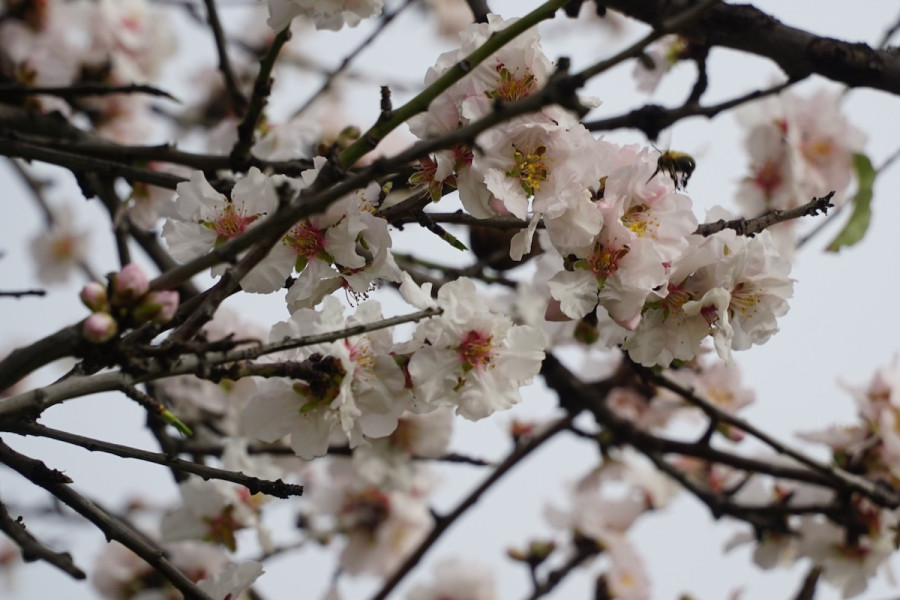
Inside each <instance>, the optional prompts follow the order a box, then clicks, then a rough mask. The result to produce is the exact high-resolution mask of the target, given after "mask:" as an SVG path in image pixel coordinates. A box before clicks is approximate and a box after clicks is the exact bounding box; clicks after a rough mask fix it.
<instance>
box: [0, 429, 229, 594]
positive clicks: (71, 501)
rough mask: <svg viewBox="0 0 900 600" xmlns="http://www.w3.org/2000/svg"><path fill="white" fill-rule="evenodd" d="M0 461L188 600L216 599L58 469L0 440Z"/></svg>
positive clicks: (163, 553) (161, 551) (158, 549)
mask: <svg viewBox="0 0 900 600" xmlns="http://www.w3.org/2000/svg"><path fill="white" fill-rule="evenodd" d="M0 462H2V463H4V464H6V465H7V466H8V467H10V468H11V469H13V470H14V471H17V472H18V473H19V474H20V475H22V476H23V477H25V478H26V479H28V480H29V481H31V482H32V483H34V484H35V485H37V486H38V487H41V488H43V489H45V490H47V491H48V492H50V493H51V494H53V496H55V497H56V498H59V499H60V500H61V501H62V502H63V503H64V504H66V505H68V506H69V507H71V508H72V509H73V510H74V511H75V512H77V513H78V514H80V515H81V516H82V517H84V518H85V519H87V520H88V521H90V522H91V523H93V524H94V525H95V526H96V527H97V528H98V529H99V530H100V531H102V532H103V533H104V535H106V537H107V538H108V539H113V540H116V541H118V542H120V543H121V544H122V545H124V546H125V547H126V548H128V549H129V550H131V551H132V552H134V553H135V554H137V555H138V556H140V557H141V558H142V559H144V561H146V562H147V564H149V565H150V566H151V567H153V568H154V569H156V570H157V571H159V572H160V573H161V574H162V575H163V576H165V577H166V578H167V579H168V580H169V581H170V582H171V583H172V585H174V586H175V587H176V588H177V589H178V590H179V591H180V592H181V593H182V594H184V597H185V598H186V599H188V600H214V599H213V598H211V597H210V596H209V595H208V594H206V593H205V592H204V591H203V590H201V589H200V588H199V587H197V585H196V584H195V583H194V582H193V581H191V580H190V579H189V578H188V577H187V576H186V575H185V574H184V573H182V572H181V571H180V570H179V569H178V568H177V567H176V566H175V565H174V564H172V562H171V561H170V560H169V558H168V557H167V556H166V555H165V552H163V550H162V549H161V548H159V547H158V546H155V545H153V544H151V543H150V542H149V541H148V540H147V539H146V537H145V536H143V535H141V534H140V533H138V532H137V531H135V530H134V529H132V528H131V527H130V526H129V525H127V524H126V523H124V522H123V521H122V520H120V519H118V518H116V517H115V516H113V515H111V514H109V513H107V512H106V511H104V510H102V509H101V508H100V507H98V506H97V505H96V504H94V503H93V502H91V501H90V500H89V499H87V498H86V497H84V496H82V495H81V494H79V493H78V492H76V491H75V490H74V489H73V488H72V487H71V486H70V485H69V484H70V483H71V480H70V479H69V478H68V477H66V476H65V475H63V474H62V473H60V472H59V471H56V470H51V469H50V468H48V467H47V466H46V465H45V464H44V463H43V462H41V461H39V460H35V459H33V458H29V457H27V456H25V455H23V454H20V453H18V452H16V451H15V450H13V449H12V448H10V447H9V446H7V445H6V444H5V443H4V442H3V441H2V440H0Z"/></svg>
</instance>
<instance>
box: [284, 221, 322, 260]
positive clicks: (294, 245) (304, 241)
mask: <svg viewBox="0 0 900 600" xmlns="http://www.w3.org/2000/svg"><path fill="white" fill-rule="evenodd" d="M284 243H285V244H287V245H288V246H290V247H291V249H293V250H294V252H296V253H297V256H298V257H302V258H305V259H307V260H308V259H310V258H312V257H314V256H315V255H316V254H318V252H319V251H320V250H322V249H323V248H324V247H325V233H324V232H323V231H322V230H321V229H319V228H318V227H316V226H315V225H313V224H312V223H310V222H309V221H304V222H303V223H299V224H297V225H294V226H293V227H292V228H291V230H290V231H289V232H288V234H287V235H286V236H285V237H284Z"/></svg>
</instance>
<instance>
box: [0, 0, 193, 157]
mask: <svg viewBox="0 0 900 600" xmlns="http://www.w3.org/2000/svg"><path fill="white" fill-rule="evenodd" d="M28 4H33V5H34V6H32V7H30V8H27V9H25V10H24V11H22V13H21V14H18V15H16V13H15V12H12V13H10V16H11V17H13V18H9V19H4V20H3V23H2V25H0V38H2V39H3V40H4V48H5V50H6V52H7V53H8V56H9V58H10V60H11V61H12V63H13V69H14V75H15V78H16V80H17V81H18V82H19V83H23V84H26V85H30V86H47V87H55V86H67V85H78V84H100V85H129V84H133V83H152V82H153V81H154V80H155V79H156V77H157V75H158V74H159V71H160V68H161V66H162V64H163V61H165V60H166V59H167V58H169V56H171V54H172V53H173V52H174V50H175V47H176V46H175V40H174V37H173V36H172V33H171V31H172V28H171V27H170V25H169V23H168V20H167V19H166V18H165V16H166V13H165V12H164V11H161V10H159V9H158V8H155V7H153V6H151V4H150V3H148V2H146V1H145V0H99V1H97V2H91V1H88V0H78V1H76V2H65V1H63V0H47V1H42V2H36V3H28ZM16 17H19V18H16ZM40 98H41V100H40V103H41V106H42V108H44V109H46V110H60V111H62V112H63V113H64V114H70V113H71V112H72V111H73V109H78V110H82V111H84V112H85V114H87V115H88V116H89V117H90V118H91V120H92V121H93V122H94V124H95V125H96V126H97V128H98V130H99V131H100V133H103V134H104V135H106V136H108V137H110V138H112V139H115V140H116V141H119V142H122V143H135V142H138V141H143V139H144V138H145V137H146V135H147V133H148V132H149V131H150V128H151V124H150V121H149V118H148V117H149V111H150V105H149V103H148V102H147V99H146V96H142V95H139V94H114V95H107V96H95V97H92V98H88V99H84V100H81V101H79V102H77V103H76V102H71V103H69V102H66V101H63V100H61V99H60V98H58V97H53V96H41V97H40Z"/></svg>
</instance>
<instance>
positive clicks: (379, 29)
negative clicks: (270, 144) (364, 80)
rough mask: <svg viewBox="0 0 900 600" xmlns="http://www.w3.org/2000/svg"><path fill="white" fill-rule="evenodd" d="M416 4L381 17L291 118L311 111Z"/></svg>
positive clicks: (405, 4) (409, 0)
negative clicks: (380, 37)
mask: <svg viewBox="0 0 900 600" xmlns="http://www.w3.org/2000/svg"><path fill="white" fill-rule="evenodd" d="M415 2H416V0H406V1H405V2H404V3H403V4H402V5H401V6H400V7H399V8H398V9H397V10H395V11H394V12H390V13H384V14H383V15H382V16H381V19H380V20H379V22H378V25H376V26H375V29H373V30H372V33H370V34H369V35H368V36H367V37H366V38H365V39H364V40H363V41H362V42H360V43H359V45H357V46H356V48H354V49H353V50H352V51H351V52H350V53H349V54H347V55H346V56H345V57H344V58H343V60H341V64H339V65H338V66H337V67H335V68H334V69H333V70H332V71H329V72H328V73H326V74H325V81H324V82H323V83H322V85H321V86H319V89H318V90H316V92H315V93H314V94H313V95H312V96H310V97H309V99H307V100H306V102H304V103H303V106H301V107H300V108H298V109H297V110H296V111H295V112H294V114H293V115H292V116H291V118H292V119H296V118H298V117H300V116H301V115H302V114H303V113H304V112H306V111H307V110H308V109H309V107H310V106H312V105H313V103H314V102H315V101H316V100H318V99H319V98H321V97H322V95H323V94H325V93H326V92H327V91H328V90H330V89H331V86H332V85H334V81H335V80H336V79H337V78H338V77H339V76H340V75H341V74H342V73H343V72H344V71H345V70H346V69H347V67H349V66H350V63H352V62H353V61H354V60H355V59H356V57H357V56H359V54H360V53H361V52H363V50H365V49H366V48H368V47H369V46H370V45H371V44H372V42H374V41H375V40H376V39H377V38H378V36H380V35H381V34H382V33H384V30H385V29H386V28H387V26H388V25H390V24H391V22H392V21H393V20H394V19H395V18H397V15H399V14H400V13H402V12H403V11H404V10H406V8H408V7H409V6H412V4H414V3H415Z"/></svg>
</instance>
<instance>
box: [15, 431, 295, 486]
mask: <svg viewBox="0 0 900 600" xmlns="http://www.w3.org/2000/svg"><path fill="white" fill-rule="evenodd" d="M7 431H11V432H13V433H18V434H20V435H34V436H39V437H45V438H50V439H53V440H58V441H60V442H65V443H67V444H73V445H75V446H80V447H81V448H84V449H85V450H88V451H90V452H105V453H107V454H112V455H115V456H119V457H121V458H134V459H137V460H143V461H145V462H149V463H153V464H157V465H164V466H167V467H170V468H173V469H178V470H179V471H183V472H185V473H192V474H194V475H199V476H200V477H202V478H203V479H220V480H222V481H230V482H232V483H236V484H238V485H242V486H244V487H245V488H247V489H248V490H250V493H251V494H256V493H258V492H259V493H263V494H268V495H269V496H275V497H276V498H290V497H292V496H301V495H302V494H303V486H302V485H295V484H292V483H285V482H283V481H281V480H280V479H279V480H277V481H270V480H266V479H259V478H258V477H252V476H250V475H244V474H243V473H240V472H237V471H229V470H227V469H218V468H216V467H210V466H207V465H203V464H200V463H195V462H191V461H187V460H183V459H180V458H176V457H174V456H171V455H168V454H163V453H160V452H148V451H146V450H140V449H138V448H132V447H130V446H123V445H121V444H114V443H112V442H104V441H103V440H98V439H94V438H89V437H85V436H82V435H77V434H74V433H69V432H68V431H60V430H58V429H52V428H50V427H45V426H43V425H40V424H38V423H15V424H12V425H11V426H10V427H9V428H7Z"/></svg>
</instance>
